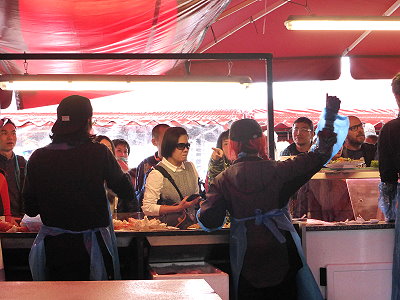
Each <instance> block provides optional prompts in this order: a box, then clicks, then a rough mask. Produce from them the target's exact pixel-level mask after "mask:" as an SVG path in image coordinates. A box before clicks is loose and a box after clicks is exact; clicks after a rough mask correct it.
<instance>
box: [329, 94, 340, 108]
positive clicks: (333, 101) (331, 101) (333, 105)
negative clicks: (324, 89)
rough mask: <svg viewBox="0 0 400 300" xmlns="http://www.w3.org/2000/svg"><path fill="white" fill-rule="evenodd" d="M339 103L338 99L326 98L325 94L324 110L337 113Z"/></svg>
mask: <svg viewBox="0 0 400 300" xmlns="http://www.w3.org/2000/svg"><path fill="white" fill-rule="evenodd" d="M340 102H341V101H340V99H339V98H338V97H336V96H328V94H326V108H327V109H330V110H332V112H335V113H338V111H339V108H340Z"/></svg>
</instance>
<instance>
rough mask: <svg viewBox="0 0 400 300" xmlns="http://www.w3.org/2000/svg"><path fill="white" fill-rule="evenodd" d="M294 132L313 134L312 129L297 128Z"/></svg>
mask: <svg viewBox="0 0 400 300" xmlns="http://www.w3.org/2000/svg"><path fill="white" fill-rule="evenodd" d="M292 130H293V132H301V133H307V132H311V131H312V130H311V129H307V128H297V127H294V128H293V129H292Z"/></svg>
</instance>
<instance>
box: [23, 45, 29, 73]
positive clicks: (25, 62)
mask: <svg viewBox="0 0 400 300" xmlns="http://www.w3.org/2000/svg"><path fill="white" fill-rule="evenodd" d="M24 54H26V52H25V51H24ZM24 70H25V73H24V75H28V62H27V61H26V58H25V59H24Z"/></svg>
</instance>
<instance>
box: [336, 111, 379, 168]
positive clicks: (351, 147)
mask: <svg viewBox="0 0 400 300" xmlns="http://www.w3.org/2000/svg"><path fill="white" fill-rule="evenodd" d="M349 122H350V125H349V132H348V134H347V137H346V141H345V143H344V147H343V152H342V157H346V158H351V159H362V158H364V161H365V164H366V166H367V167H369V166H371V161H372V160H374V159H375V155H376V145H371V144H367V143H365V133H364V124H363V123H362V122H361V121H360V119H359V118H357V117H356V116H349Z"/></svg>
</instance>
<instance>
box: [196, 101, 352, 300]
mask: <svg viewBox="0 0 400 300" xmlns="http://www.w3.org/2000/svg"><path fill="white" fill-rule="evenodd" d="M339 106H340V100H339V99H338V98H336V97H328V98H327V107H326V113H325V120H326V125H325V126H324V129H323V130H322V131H320V133H319V134H318V141H317V144H316V146H315V147H314V149H313V150H312V151H311V152H309V153H303V154H300V155H298V156H297V157H295V158H294V159H289V160H286V161H282V162H279V161H271V160H268V159H266V154H265V151H266V147H265V146H266V145H265V144H266V139H265V137H264V136H263V133H262V130H261V127H260V126H259V124H258V123H257V122H256V121H255V120H252V119H242V120H238V121H236V122H234V123H233V124H232V126H231V128H230V135H229V139H230V149H231V151H232V152H233V153H232V155H233V156H235V157H237V159H236V160H235V162H234V163H233V165H232V166H230V167H229V168H228V169H227V170H225V171H224V172H222V173H221V174H220V175H218V176H217V177H216V178H215V180H214V182H213V184H211V185H210V188H209V192H208V193H207V200H206V201H204V202H203V203H202V205H201V209H200V210H199V211H198V214H197V217H198V221H199V223H200V225H201V226H202V228H203V229H205V230H207V231H210V230H215V229H218V228H220V227H221V225H222V224H223V222H224V218H225V211H226V210H228V211H229V213H230V216H231V238H230V260H231V271H232V284H233V295H231V296H232V298H233V299H235V298H239V299H274V300H276V299H285V300H288V299H307V300H310V299H322V296H321V293H320V291H319V288H318V286H317V284H316V283H315V280H314V278H313V276H312V274H311V272H310V270H309V268H308V266H307V264H306V262H305V260H304V257H303V254H302V250H301V245H300V239H299V236H298V235H297V233H296V232H295V230H294V228H293V225H292V223H291V221H290V216H289V213H288V211H287V204H288V201H289V197H290V195H291V194H293V193H294V192H295V191H296V190H297V189H299V188H300V187H301V186H302V185H303V184H304V183H305V182H306V181H307V180H309V179H310V178H311V176H312V175H313V174H315V173H316V172H318V171H319V170H320V169H321V167H322V166H323V165H324V164H325V163H326V162H327V161H329V159H330V157H331V155H332V147H333V146H334V144H335V142H336V141H337V138H336V133H334V131H333V123H334V121H335V119H336V116H337V112H338V110H339ZM346 130H347V128H345V131H346ZM341 136H343V137H342V141H341V142H342V143H343V140H344V138H345V134H342V135H341ZM339 142H340V141H339Z"/></svg>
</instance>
